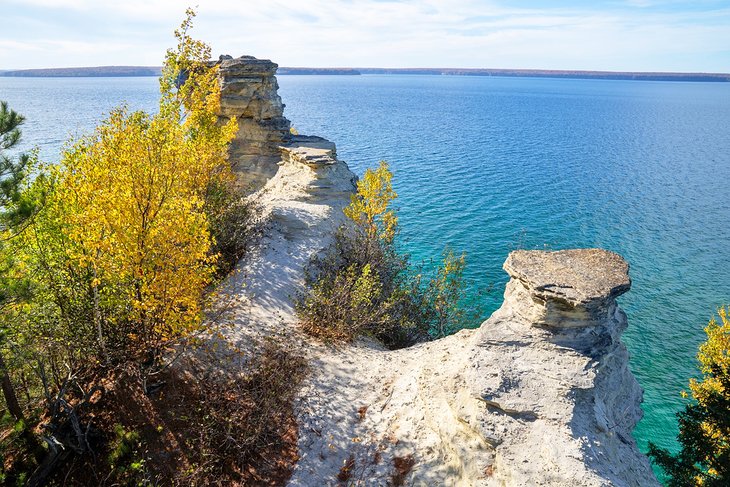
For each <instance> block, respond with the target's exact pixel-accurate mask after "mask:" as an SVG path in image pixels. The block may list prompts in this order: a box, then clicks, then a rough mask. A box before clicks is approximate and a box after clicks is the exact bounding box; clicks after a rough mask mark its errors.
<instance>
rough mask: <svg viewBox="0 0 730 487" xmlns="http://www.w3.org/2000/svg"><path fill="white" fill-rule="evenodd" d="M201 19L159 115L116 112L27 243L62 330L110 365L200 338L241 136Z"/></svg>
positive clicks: (54, 187)
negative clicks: (223, 100)
mask: <svg viewBox="0 0 730 487" xmlns="http://www.w3.org/2000/svg"><path fill="white" fill-rule="evenodd" d="M193 16H194V13H193V12H192V11H191V10H188V12H187V18H186V20H185V21H184V22H183V24H182V26H181V28H180V29H179V30H177V31H176V32H175V35H176V38H177V40H178V45H177V48H176V49H172V50H169V51H168V53H167V56H166V63H165V66H164V69H163V75H162V77H161V79H160V88H161V100H160V106H159V112H158V113H157V114H153V115H151V114H147V113H144V112H139V111H129V110H128V109H126V108H124V107H123V108H118V109H116V110H114V111H112V113H111V114H110V116H109V117H108V119H107V120H105V121H104V122H103V123H102V124H101V125H100V126H99V127H98V128H97V129H96V131H95V132H94V133H93V134H91V135H89V136H86V137H83V138H81V139H80V140H78V141H77V142H76V143H74V144H73V145H72V146H71V147H69V148H68V149H66V150H65V152H64V153H63V155H62V160H61V163H60V164H58V165H57V166H52V167H49V168H48V173H49V177H47V178H42V179H40V180H39V182H38V184H39V185H43V186H44V188H43V192H44V193H45V194H47V199H46V201H45V206H44V209H43V211H42V212H41V213H40V214H39V215H38V218H37V221H36V222H35V224H34V225H33V227H32V228H31V229H30V231H29V232H26V234H25V235H24V238H23V239H22V241H21V249H20V250H21V251H22V252H23V253H24V254H25V256H26V259H25V260H26V262H28V263H30V265H31V266H33V267H34V269H33V271H34V272H35V273H36V274H37V275H38V276H40V278H39V279H38V288H39V289H38V291H39V292H40V293H42V294H43V295H45V297H46V298H47V301H50V302H53V303H55V304H56V306H57V307H56V309H55V310H54V311H53V313H52V314H53V315H54V319H55V320H57V321H58V323H57V325H58V326H60V327H61V328H64V327H65V328H66V331H65V333H66V334H73V335H71V336H74V335H75V336H76V337H77V339H79V340H80V341H81V342H83V341H84V340H86V342H85V347H84V348H85V349H86V350H88V349H91V350H98V351H100V352H101V354H100V355H102V356H104V357H105V358H106V359H107V360H108V359H109V358H110V354H112V352H113V351H114V352H122V353H125V354H130V353H131V354H133V355H135V354H139V355H140V356H143V357H145V358H153V357H155V356H157V355H158V354H159V353H160V351H161V350H162V349H163V348H164V345H165V344H166V343H167V342H168V341H169V340H171V339H177V338H180V337H182V336H187V335H190V334H191V333H193V332H194V331H195V330H197V329H198V328H199V326H200V324H201V310H202V305H203V296H204V290H205V288H206V286H207V285H208V284H209V283H210V282H211V278H212V276H213V274H214V271H215V264H216V259H217V256H216V255H215V254H214V253H212V252H211V248H212V245H213V239H212V238H211V232H210V228H209V218H208V215H207V213H206V197H207V195H208V193H209V191H210V188H211V187H213V186H220V185H226V184H227V183H228V182H229V181H230V180H231V179H232V177H233V176H232V174H231V171H230V166H229V164H228V161H227V158H226V149H227V145H228V143H229V142H230V141H231V140H232V138H233V137H234V134H235V132H236V130H237V125H236V121H235V120H231V121H229V122H228V123H227V124H225V125H219V124H218V123H217V122H218V118H217V111H218V108H219V100H220V85H219V81H218V76H217V67H216V66H211V65H210V63H209V59H210V49H209V47H208V46H207V45H205V44H204V43H202V42H200V41H196V40H193V39H191V38H190V36H189V34H188V30H189V28H190V27H191V25H192V18H193ZM67 336H68V335H67ZM76 345H78V344H76Z"/></svg>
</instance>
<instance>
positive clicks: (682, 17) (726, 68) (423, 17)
mask: <svg viewBox="0 0 730 487" xmlns="http://www.w3.org/2000/svg"><path fill="white" fill-rule="evenodd" d="M196 5H197V11H198V16H197V18H196V19H195V28H194V29H193V32H192V34H193V37H196V38H198V39H201V40H204V41H206V42H207V43H208V44H210V45H211V46H212V48H213V52H214V53H215V54H216V55H217V54H230V55H233V56H234V57H237V56H240V55H243V54H249V55H253V56H256V57H258V58H267V59H271V60H273V61H274V62H277V63H278V64H279V65H280V66H289V67H293V66H307V67H439V68H523V69H569V70H579V69H580V70H605V71H679V72H722V73H727V72H730V0H694V1H680V0H584V1H578V0H566V1H543V0H515V1H508V0H493V1H492V0H190V2H186V1H184V0H183V1H181V0H117V1H109V0H0V70H2V69H26V68H49V67H78V66H108V65H139V66H158V65H160V64H162V60H163V57H164V53H165V50H166V49H167V48H168V47H171V46H172V45H173V44H174V38H173V31H174V30H175V28H176V27H177V26H178V25H179V24H180V22H181V21H182V19H183V18H184V12H185V8H186V7H188V6H192V7H196Z"/></svg>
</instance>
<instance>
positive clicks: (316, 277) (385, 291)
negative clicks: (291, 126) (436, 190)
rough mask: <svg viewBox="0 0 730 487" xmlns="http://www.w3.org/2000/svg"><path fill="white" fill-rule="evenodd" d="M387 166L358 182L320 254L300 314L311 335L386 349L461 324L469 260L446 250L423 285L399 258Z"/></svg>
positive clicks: (449, 330)
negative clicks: (365, 341) (362, 338)
mask: <svg viewBox="0 0 730 487" xmlns="http://www.w3.org/2000/svg"><path fill="white" fill-rule="evenodd" d="M391 181H392V173H391V172H390V170H389V168H388V165H387V164H386V163H385V162H381V163H380V166H379V167H378V169H376V170H370V169H368V170H367V171H366V172H365V175H364V177H363V179H362V180H360V181H359V182H358V185H357V189H358V190H357V193H356V194H354V195H352V198H351V203H350V205H349V206H348V207H347V208H345V210H344V212H345V215H346V216H347V217H348V218H349V220H350V221H351V222H352V225H350V226H347V227H343V228H341V229H340V230H339V231H338V233H337V235H336V237H335V241H334V243H333V245H332V246H331V247H330V248H329V249H327V250H326V251H325V252H324V253H323V255H322V256H319V257H315V258H314V259H313V260H312V262H311V263H310V266H309V268H308V272H307V279H306V281H307V289H306V291H305V292H304V293H303V294H302V295H301V296H300V298H299V300H298V303H297V311H298V314H299V317H300V321H301V324H302V326H303V328H304V330H305V331H307V332H308V333H310V334H312V335H314V336H318V337H320V338H323V339H325V340H330V341H350V340H352V339H354V338H355V337H357V336H358V335H371V336H374V337H376V338H377V339H379V340H381V341H382V342H383V343H385V344H386V345H388V346H389V347H393V348H398V347H403V346H408V345H410V344H413V343H415V342H418V341H423V340H427V339H429V338H432V337H440V336H445V335H446V334H448V333H452V332H454V331H457V330H458V329H460V328H462V327H463V320H464V318H465V310H464V309H462V308H461V306H460V301H461V300H462V298H463V293H464V279H463V271H464V267H465V262H466V261H465V256H464V255H461V256H459V257H457V256H456V255H455V254H454V253H453V251H450V250H446V251H445V252H444V261H443V263H442V265H441V266H439V267H438V268H437V270H436V272H435V276H434V277H433V278H431V279H429V280H427V281H426V280H424V279H423V276H422V275H421V274H420V273H418V272H416V269H415V268H414V267H413V266H411V265H410V263H409V261H408V257H407V256H403V255H401V254H399V253H398V251H397V248H396V236H397V234H398V217H397V215H396V213H395V211H394V210H393V208H392V204H393V202H394V200H395V199H396V197H397V194H396V193H395V191H394V190H393V187H392V183H391Z"/></svg>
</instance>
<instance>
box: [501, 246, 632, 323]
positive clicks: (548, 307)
mask: <svg viewBox="0 0 730 487" xmlns="http://www.w3.org/2000/svg"><path fill="white" fill-rule="evenodd" d="M504 270H505V271H507V273H508V274H509V275H510V277H511V278H512V280H511V281H510V283H509V285H508V289H509V291H510V292H509V293H508V298H509V303H508V304H510V303H513V302H514V306H513V308H514V312H515V313H517V314H519V315H521V316H523V317H524V318H526V319H528V320H529V321H531V322H532V323H533V324H534V325H537V326H541V325H542V326H554V327H569V326H591V325H595V324H597V323H599V322H601V321H603V320H605V319H606V318H607V316H608V314H609V313H610V312H611V310H612V309H613V307H614V306H615V301H616V298H617V297H618V296H620V295H621V294H623V293H625V292H626V291H628V290H629V288H630V287H631V280H630V279H629V276H628V270H629V266H628V264H627V263H626V261H624V260H623V259H622V258H621V256H619V255H618V254H615V253H613V252H609V251H607V250H603V249H577V250H560V251H556V252H547V251H539V250H532V251H526V250H518V251H515V252H512V253H511V254H510V255H509V257H508V258H507V261H506V262H505V263H504ZM525 293H527V294H529V297H528V296H523V294H525Z"/></svg>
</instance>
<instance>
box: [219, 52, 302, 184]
mask: <svg viewBox="0 0 730 487" xmlns="http://www.w3.org/2000/svg"><path fill="white" fill-rule="evenodd" d="M218 64H219V65H220V71H219V76H220V80H221V103H220V118H221V119H222V121H226V120H228V119H229V118H231V117H236V119H237V120H238V134H237V135H236V138H235V139H234V140H233V142H232V143H231V146H230V148H229V158H230V160H231V162H232V163H233V169H234V171H235V172H236V174H237V175H238V178H239V182H240V183H241V186H242V187H243V188H244V190H246V191H253V190H257V189H259V188H261V187H262V186H263V185H264V184H265V183H266V181H268V180H269V179H270V178H271V177H273V176H274V174H276V170H277V163H278V162H279V161H280V160H281V157H280V154H279V146H280V145H281V144H283V143H284V142H286V141H287V140H288V138H289V128H290V127H291V124H290V123H289V120H287V119H286V118H285V117H284V104H283V103H282V102H281V98H280V97H279V94H278V92H277V91H278V89H279V85H278V84H277V81H276V76H275V74H276V69H277V67H278V65H277V64H275V63H272V62H271V61H269V60H268V59H256V58H255V57H252V56H241V57H239V58H235V59H234V58H233V57H231V56H221V57H220V60H219V61H218Z"/></svg>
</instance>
